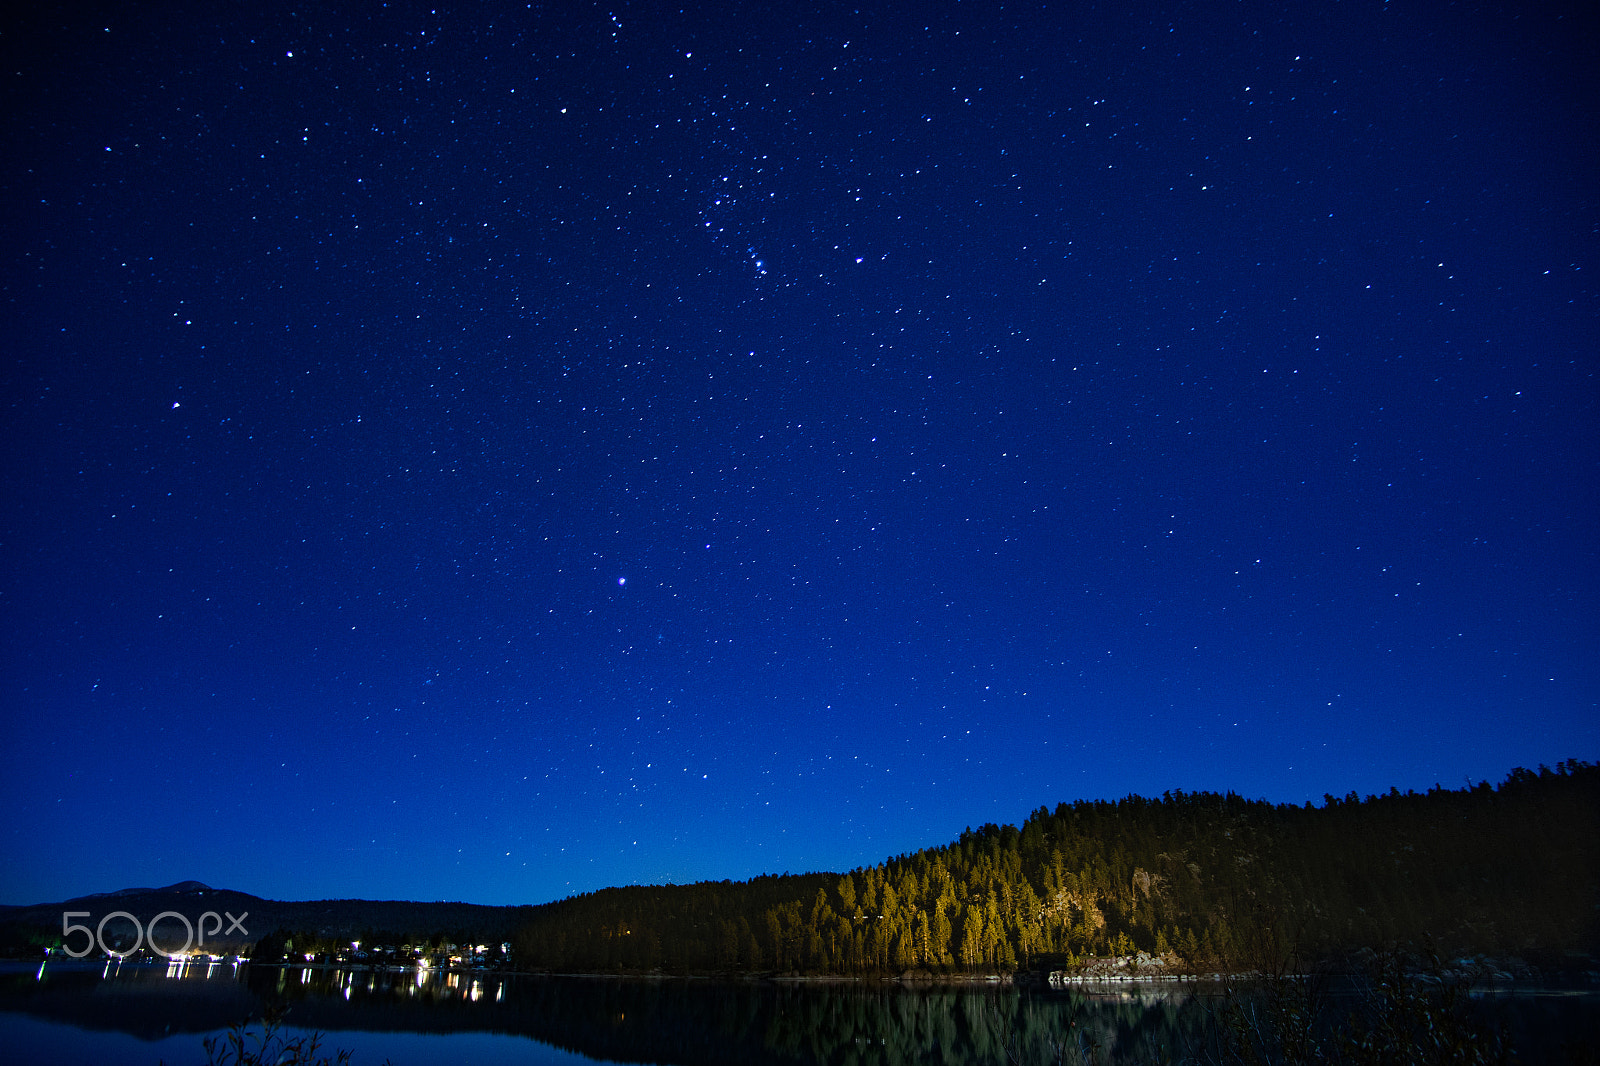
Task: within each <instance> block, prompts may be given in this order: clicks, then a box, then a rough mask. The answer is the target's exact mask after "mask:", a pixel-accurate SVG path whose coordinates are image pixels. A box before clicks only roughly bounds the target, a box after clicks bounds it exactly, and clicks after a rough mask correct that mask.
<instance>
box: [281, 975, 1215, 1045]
mask: <svg viewBox="0 0 1600 1066" xmlns="http://www.w3.org/2000/svg"><path fill="white" fill-rule="evenodd" d="M305 972H307V973H310V975H311V976H310V977H309V978H308V979H305V980H302V978H301V976H300V975H301V971H292V970H291V971H287V974H288V976H287V977H283V978H281V979H280V975H281V973H282V972H281V971H275V970H270V969H264V970H262V971H260V972H259V974H258V975H256V976H253V977H252V978H251V984H252V987H253V988H256V989H257V990H258V991H259V992H260V993H261V994H262V995H263V997H264V998H266V999H268V1000H278V1001H282V1002H286V1003H287V1004H289V1005H290V1007H291V1014H290V1018H291V1020H292V1021H293V1023H294V1024H296V1025H299V1026H303V1027H308V1028H321V1029H326V1030H337V1029H345V1028H376V1029H410V1030H415V1031H423V1032H447V1031H453V1030H467V1029H472V1030H478V1031H482V1030H485V1029H488V1030H491V1031H496V1032H505V1033H516V1034H521V1035H524V1036H528V1037H532V1038H535V1039H537V1040H540V1041H543V1042H545V1043H548V1044H552V1045H554V1046H556V1047H560V1048H563V1049H565V1050H569V1051H575V1052H578V1053H580V1054H584V1055H588V1056H591V1057H594V1058H600V1059H610V1060H613V1061H618V1062H673V1063H685V1064H695V1066H710V1064H720V1063H755V1062H763V1063H793V1064H797V1066H799V1064H811V1063H818V1064H820V1063H830V1064H832V1063H840V1064H846V1066H898V1064H902V1063H906V1064H911V1063H915V1064H928V1066H945V1064H948V1066H958V1064H967V1063H978V1064H983V1063H1006V1062H1012V1061H1021V1062H1054V1061H1056V1058H1057V1056H1056V1055H1055V1053H1054V1049H1056V1048H1059V1047H1061V1046H1063V1045H1064V1044H1068V1043H1070V1045H1071V1046H1072V1047H1079V1046H1089V1045H1093V1046H1095V1047H1098V1048H1099V1049H1101V1050H1100V1054H1101V1059H1102V1061H1128V1060H1135V1061H1137V1060H1144V1059H1147V1058H1159V1057H1164V1056H1163V1055H1162V1052H1163V1051H1166V1050H1168V1049H1170V1050H1172V1051H1173V1052H1174V1053H1176V1052H1178V1051H1179V1050H1181V1048H1182V1047H1183V1046H1185V1045H1184V1037H1185V1036H1191V1037H1192V1035H1193V1034H1194V1033H1195V1032H1196V1031H1197V1028H1198V1025H1199V1020H1200V1015H1199V1014H1198V1013H1197V1012H1196V1011H1194V1010H1188V1011H1187V1013H1186V1010H1185V1008H1184V1007H1183V1005H1182V1004H1181V1003H1179V1002H1177V1001H1175V1000H1172V999H1170V998H1159V999H1158V998H1154V997H1140V996H1138V995H1129V996H1122V997H1109V998H1098V997H1089V996H1084V995H1082V994H1079V993H1076V992H1044V991H1037V990H1025V991H1018V990H1012V989H1004V990H996V989H982V988H950V987H933V988H905V987H901V986H897V985H859V984H848V985H818V984H799V985H787V984H778V985H774V984H757V983H723V982H715V981H697V980H660V981H651V980H628V979H613V978H573V977H509V978H497V977H493V976H490V977H488V981H490V982H492V983H493V984H492V985H491V986H488V987H486V990H485V991H486V994H485V996H484V997H483V998H482V999H480V1000H479V1001H477V1002H472V1001H470V1000H468V999H465V998H463V997H462V996H460V995H459V994H457V995H454V996H452V995H451V994H450V990H449V989H446V988H444V987H443V986H442V985H439V984H437V983H435V984H433V985H424V986H423V987H422V988H420V989H419V988H416V987H412V986H408V985H407V983H406V982H407V981H409V980H410V975H406V974H398V975H378V979H376V980H368V979H367V978H366V977H364V976H361V975H358V978H359V979H358V980H356V981H354V982H352V981H350V980H349V978H348V977H347V976H341V975H340V974H338V973H337V972H336V971H305ZM384 977H388V978H389V981H388V982H387V985H386V984H385V981H384V980H383V978H384ZM369 983H370V984H372V985H374V987H373V988H370V989H369V988H367V987H366V985H367V984H369ZM280 985H281V991H280V990H279V989H280ZM347 988H348V989H349V991H350V994H349V996H348V998H346V994H345V990H346V989H347ZM1008 1051H1009V1052H1010V1054H1009V1055H1008Z"/></svg>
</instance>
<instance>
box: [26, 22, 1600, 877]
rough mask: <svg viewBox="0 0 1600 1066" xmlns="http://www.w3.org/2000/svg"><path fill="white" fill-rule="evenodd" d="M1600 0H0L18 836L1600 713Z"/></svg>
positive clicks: (688, 865)
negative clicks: (118, 2) (1599, 121)
mask: <svg viewBox="0 0 1600 1066" xmlns="http://www.w3.org/2000/svg"><path fill="white" fill-rule="evenodd" d="M1586 6H1587V5H1572V6H1570V7H1561V6H1551V5H1542V4H1517V3H1510V4H1492V3H1454V4H1452V3H1443V2H1437V0H1427V2H1421V0H1392V2H1388V3H1383V2H1376V0H1351V2H1343V3H1324V4H1299V3H1293V4H1291V3H1282V4H1266V3H1195V4H1189V3H1182V4H1179V3H1171V4H1135V5H1128V4H1121V3H1118V4H1102V5H1095V6H1091V5H1088V4H1060V5H1037V4H1031V5H1030V4H1021V5H1013V4H1006V5H1001V4H999V3H945V2H918V3H898V4H873V5H867V6H864V7H862V8H861V9H860V10H852V9H850V8H849V7H847V6H841V5H832V4H827V5H817V4H800V5H796V4H772V3H767V2H762V3H751V4H743V5H741V4H726V5H718V6H716V7H715V8H712V7H711V6H709V5H706V6H697V7H695V8H691V9H689V10H687V11H674V10H670V9H667V8H664V7H662V6H660V5H653V4H650V5H630V4H627V3H621V2H618V3H616V4H600V5H589V4H579V3H570V4H557V5H549V6H539V5H535V6H533V7H531V8H528V7H521V6H512V5H504V6H502V5H477V4H473V5H464V6H461V7H458V8H451V7H444V6H436V7H430V6H427V5H420V6H418V5H412V4H404V3H401V4H390V5H388V6H385V7H382V8H379V7H377V6H376V5H347V9H346V10H340V9H339V8H338V7H337V6H336V5H329V4H312V5H305V6H304V7H296V8H293V9H291V8H289V7H276V8H275V9H274V10H273V11H269V12H267V13H261V12H258V11H255V10H253V7H247V6H242V5H241V6H237V7H227V8H222V9H219V7H218V5H215V4H206V5H194V4H191V5H185V4H164V5H156V4H151V5H137V9H136V10H135V9H124V8H126V5H122V6H119V7H112V8H111V9H110V10H109V11H102V10H97V9H94V8H90V7H87V6H77V7H75V6H71V5H68V6H65V7H62V8H60V9H59V10H57V11H55V12H54V13H52V14H49V15H32V16H28V17H27V20H26V21H19V20H18V19H17V16H15V15H13V16H8V21H7V23H6V24H5V25H4V27H3V31H4V32H3V34H0V46H3V49H4V68H3V70H0V74H3V76H4V87H3V93H4V98H3V103H4V113H5V115H6V118H5V120H4V126H3V128H4V141H3V143H0V181H3V210H4V216H3V223H4V230H3V231H4V233H5V242H4V257H3V263H4V273H3V276H0V280H3V296H4V306H5V320H4V322H5V337H6V340H5V353H6V358H5V360H4V368H5V370H4V372H5V381H4V384H5V395H4V410H5V414H4V420H3V421H4V434H5V437H4V441H5V455H6V462H5V466H4V484H3V527H0V552H3V556H0V560H3V575H0V576H3V584H0V609H3V616H4V627H5V628H4V633H3V639H4V646H5V652H4V656H3V667H4V673H3V678H0V681H3V689H0V693H3V695H0V699H3V701H4V705H3V709H0V710H3V719H0V722H3V728H4V734H3V741H4V742H3V745H0V781H3V785H0V789H3V791H0V801H3V804H4V810H5V811H6V815H5V821H4V823H0V828H3V829H4V834H5V835H4V838H3V839H4V849H5V853H6V861H5V862H4V863H0V899H3V900H4V901H6V902H12V903H26V902H34V901H37V900H44V899H51V898H61V897H65V896H70V895H75V894H79V893H84V892H91V891H106V890H110V889H115V888H120V887H124V886H128V885H135V884H165V883H170V882H174V881H178V880H182V879H187V878H196V879H199V880H202V881H206V882H208V883H211V884H213V885H219V886H227V887H231V888H236V889H241V890H244V891H248V892H254V893H257V894H260V895H265V896H273V897H278V898H317V897H332V896H367V897H387V898H394V897H400V898H420V899H436V898H446V899H465V900H471V901H476V902H484V903H511V902H542V901H545V900H549V899H553V898H557V897H560V896H564V895H567V894H569V893H572V892H576V891H583V890H589V889H594V888H599V887H602V886H605V885H610V884H622V883H630V882H647V883H653V882H662V881H667V880H674V881H679V882H682V881H689V880H699V879H720V878H725V877H726V878H745V877H749V876H752V875H755V874H759V873H764V872H782V871H785V870H789V871H796V872H798V871H802V870H813V869H847V868H851V867H854V866H857V865H860V864H864V863H871V862H875V861H877V860H879V859H882V858H884V857H886V856H888V855H892V854H896V853H899V852H903V851H907V850H911V849H914V848H918V847H922V846H926V845H935V844H940V843H943V842H946V841H948V840H949V839H951V838H952V837H954V836H955V835H956V834H958V833H959V832H960V831H961V830H962V828H964V827H965V826H968V825H977V824H979V823H982V822H985V821H999V822H1016V821H1018V820H1020V819H1022V818H1024V817H1026V815H1027V814H1028V813H1029V812H1030V811H1031V810H1033V809H1035V808H1037V807H1039V806H1041V805H1051V806H1053V805H1054V804H1056V803H1058V802H1060V801H1064V800H1074V799H1078V798H1094V797H1105V798H1115V797H1119V796H1122V795H1126V794H1127V793H1129V792H1140V793H1145V794H1159V793H1160V792H1162V791H1164V790H1167V789H1179V788H1181V789H1185V790H1198V789H1213V790H1219V791H1225V790H1233V791H1237V792H1240V793H1243V794H1245V795H1247V796H1252V797H1265V798H1268V799H1272V800H1275V801H1292V802H1303V801H1305V800H1308V799H1309V800H1312V801H1314V802H1320V801H1321V798H1322V796H1323V794H1324V793H1329V792H1331V793H1335V794H1339V795H1343V794H1344V793H1346V792H1348V791H1351V790H1355V791H1358V792H1363V793H1366V792H1374V791H1383V790H1387V789H1388V788H1389V787H1390V786H1391V785H1397V786H1399V787H1401V788H1402V789H1404V788H1418V789H1422V788H1426V787H1429V786H1431V785H1433V784H1435V783H1440V784H1443V785H1446V786H1449V787H1456V786H1460V785H1461V784H1463V783H1464V782H1466V781H1467V780H1481V779H1484V778H1491V779H1498V778H1500V777H1501V776H1502V775H1503V774H1504V773H1505V772H1506V771H1507V770H1509V769H1510V768H1512V767H1513V766H1517V765H1527V766H1533V765H1536V764H1538V763H1540V762H1555V761H1557V760H1560V759H1564V758H1569V757H1577V758H1594V757H1595V756H1596V755H1597V752H1600V713H1597V706H1596V703H1597V692H1600V684H1597V681H1600V678H1597V657H1596V655H1595V653H1594V649H1595V647H1596V643H1597V637H1600V625H1597V615H1596V602H1597V601H1596V591H1597V589H1596V557H1595V554H1596V553H1595V549H1596V521H1595V519H1596V486H1597V485H1600V471H1597V458H1600V452H1597V448H1596V444H1597V440H1596V420H1595V415H1596V412H1595V400H1596V382H1595V363H1596V351H1597V344H1596V342H1597V330H1596V323H1597V311H1600V300H1597V293H1596V285H1595V274H1596V267H1595V255H1594V253H1595V243H1596V242H1595V235H1596V230H1597V224H1600V195H1597V192H1596V186H1595V182H1594V175H1595V173H1596V169H1595V164H1596V158H1595V146H1596V124H1595V119H1594V113H1593V110H1592V105H1593V103H1594V100H1595V99H1596V89H1597V85H1596V77H1595V74H1594V73H1593V62H1592V57H1593V54H1594V48H1595V44H1596V37H1595V32H1594V31H1595V22H1594V17H1593V15H1592V13H1589V14H1586V15H1583V16H1581V17H1580V16H1579V14H1578V13H1579V11H1580V9H1582V8H1585V7H1586Z"/></svg>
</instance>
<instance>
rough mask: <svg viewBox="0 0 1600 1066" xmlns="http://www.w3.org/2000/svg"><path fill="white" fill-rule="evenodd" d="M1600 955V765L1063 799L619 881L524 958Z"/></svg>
mask: <svg viewBox="0 0 1600 1066" xmlns="http://www.w3.org/2000/svg"><path fill="white" fill-rule="evenodd" d="M1395 946H1410V947H1417V948H1431V949H1433V950H1437V951H1439V952H1441V953H1445V954H1450V955H1458V954H1472V953H1476V954H1490V955H1504V954H1527V953H1530V952H1533V953H1537V952H1553V953H1559V952H1563V951H1573V950H1577V951H1585V952H1591V951H1594V950H1595V949H1596V948H1597V947H1600V766H1597V765H1596V764H1594V763H1586V762H1579V761H1576V760H1569V761H1567V762H1564V763H1561V764H1559V765H1558V766H1557V767H1555V768H1554V769H1550V768H1548V767H1543V766H1541V767H1540V768H1539V770H1538V771H1530V770H1524V769H1517V770H1514V771H1512V772H1511V774H1510V775H1509V776H1508V777H1507V778H1506V779H1505V781H1503V782H1501V783H1500V784H1499V785H1498V786H1492V785H1490V784H1489V783H1487V782H1484V783H1481V784H1478V785H1476V786H1471V787H1467V788H1463V789H1458V790H1450V789H1443V788H1438V787H1435V788H1433V789H1431V790H1429V791H1428V792H1427V793H1416V792H1405V793H1402V792H1399V791H1398V790H1391V791H1390V792H1389V793H1388V794H1387V795H1378V796H1368V797H1366V798H1364V799H1363V798H1361V797H1358V796H1357V795H1356V794H1355V793H1351V794H1350V795H1348V796H1345V797H1343V798H1340V797H1335V796H1326V797H1324V802H1323V804H1322V805H1321V806H1313V805H1311V804H1309V803H1308V804H1306V805H1304V806H1300V807H1297V806H1293V805H1285V804H1271V803H1267V802H1265V801H1260V800H1247V799H1244V798H1242V797H1240V796H1237V795H1234V794H1232V793H1229V794H1226V795H1219V794H1216V793H1208V792H1205V793H1194V794H1187V793H1183V792H1168V793H1166V794H1164V795H1163V796H1161V797H1160V798H1159V799H1147V798H1143V797H1139V796H1129V797H1127V798H1126V799H1122V800H1117V801H1114V802H1112V801H1080V802H1077V803H1071V804H1067V803H1063V804H1061V805H1059V806H1058V807H1056V808H1055V809H1054V810H1049V809H1046V808H1044V807H1041V808H1039V809H1038V810H1037V811H1035V812H1034V813H1033V814H1032V815H1031V816H1029V818H1028V819H1027V820H1026V821H1025V822H1024V823H1023V824H1022V825H1021V826H1020V827H1018V826H1010V825H1006V826H999V825H985V826H982V827H980V828H978V829H969V830H967V831H966V832H964V833H962V834H961V836H960V838H959V839H958V840H956V841H954V842H953V843H950V844H947V845H944V846H942V847H935V848H927V849H924V850H921V851H917V852H914V853H912V854H908V855H900V856H898V857H895V858H892V859H889V860H887V861H884V862H881V863H878V864H877V865H875V866H867V867H862V868H859V869H856V870H851V871H849V872H848V873H843V874H839V873H831V874H822V873H818V874H804V875H793V876H791V875H784V876H768V877H758V878H755V879H754V880H751V881H746V882H727V881H722V882H706V883H701V884H694V885H681V886H663V887H630V888H610V889H604V890H602V891H598V892H592V893H588V894H585V895H581V896H575V897H572V898H570V899H565V900H561V901H559V902H556V903H550V904H546V905H544V906H541V907H535V908H531V917H530V919H529V920H528V922H527V923H526V924H525V925H524V926H523V927H522V928H521V929H520V930H519V931H518V932H517V933H516V935H515V937H514V939H513V958H514V960H515V964H516V966H517V968H519V969H534V970H548V971H555V972H624V973H625V972H648V971H662V972H668V973H674V972H682V973H689V972H706V973H715V972H723V973H732V972H743V973H763V972H765V973H797V974H816V975H825V974H838V975H870V974H904V973H908V972H918V971H922V972H928V973H933V974H938V973H961V972H983V973H994V972H1008V971H1016V970H1025V969H1043V968H1051V969H1060V968H1070V967H1072V966H1073V965H1075V964H1079V963H1082V962H1084V961H1086V960H1088V959H1091V958H1096V957H1099V958H1104V957H1108V956H1129V955H1134V954H1135V953H1137V952H1145V953H1148V954H1150V955H1160V956H1163V957H1164V958H1165V959H1166V960H1168V962H1169V963H1172V964H1176V966H1177V967H1178V968H1179V969H1180V970H1181V969H1187V970H1193V971H1214V970H1222V971H1234V972H1237V971H1243V970H1263V971H1270V972H1278V971H1281V970H1282V969H1284V968H1285V967H1288V966H1293V965H1296V964H1299V963H1303V962H1307V961H1310V960H1313V959H1316V958H1319V957H1324V956H1328V955H1332V954H1338V953H1342V952H1347V951H1352V950H1357V949H1360V948H1390V947H1395Z"/></svg>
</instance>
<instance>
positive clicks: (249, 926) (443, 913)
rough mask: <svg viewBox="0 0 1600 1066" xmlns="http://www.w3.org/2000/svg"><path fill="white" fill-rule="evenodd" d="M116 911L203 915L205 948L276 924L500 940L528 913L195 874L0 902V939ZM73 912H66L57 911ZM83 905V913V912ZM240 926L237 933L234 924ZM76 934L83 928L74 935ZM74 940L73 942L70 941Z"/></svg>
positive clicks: (397, 939) (45, 934)
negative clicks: (291, 892)
mask: <svg viewBox="0 0 1600 1066" xmlns="http://www.w3.org/2000/svg"><path fill="white" fill-rule="evenodd" d="M117 911H123V912H126V913H128V914H131V915H133V916H134V917H135V918H136V919H138V921H139V922H140V923H141V925H143V926H148V924H149V923H150V921H151V920H152V919H154V918H155V917H156V916H157V915H160V914H161V913H163V912H166V911H174V912H177V913H178V914H181V915H182V916H183V917H184V918H187V919H188V920H189V922H190V923H191V924H192V925H193V926H194V927H195V928H196V929H197V931H198V927H199V925H200V921H201V918H202V916H203V915H205V914H207V913H208V912H210V913H215V914H216V915H217V916H218V918H220V919H221V921H220V929H214V928H213V926H215V925H217V924H218V923H217V922H216V921H215V920H213V919H207V921H206V929H205V932H206V936H205V941H204V946H205V947H206V948H207V949H208V950H213V951H220V952H231V951H237V950H240V949H241V948H243V947H244V946H246V945H247V944H252V943H254V942H255V941H257V940H260V939H261V938H262V937H263V936H266V935H268V934H270V933H273V932H276V931H278V930H285V931H288V932H290V933H304V934H311V935H312V936H315V937H319V938H323V939H330V940H340V941H347V940H363V941H366V942H368V943H372V944H380V943H393V944H401V943H419V942H423V941H427V940H430V939H433V938H435V937H439V938H442V939H445V940H448V941H450V942H452V943H494V944H498V943H502V942H504V941H507V940H509V939H510V938H511V934H512V932H513V931H515V930H516V929H517V927H518V926H520V925H521V924H522V923H523V922H525V921H526V920H527V914H528V908H526V907H490V906H484V905H481V904H475V903H421V902H415V901H411V900H364V899H333V900H298V901H291V900H270V899H262V898H261V897H260V896H253V895H250V894H249V893H247V892H238V891H235V890H233V889H227V888H212V887H211V886H209V885H207V884H205V883H203V882H201V881H179V882H177V883H176V884H171V885H168V886H166V887H165V888H123V889H118V890H116V891H114V892H95V893H91V894H89V895H85V896H75V897H73V898H72V899H68V900H63V901H61V902H59V903H35V904H31V905H28V906H20V907H19V906H12V907H6V908H3V909H0V932H3V933H4V934H5V935H4V936H0V939H3V941H4V942H5V943H7V944H13V945H14V944H17V943H19V942H20V943H27V942H30V941H31V942H32V943H39V942H40V941H41V939H42V940H43V942H45V943H49V942H50V941H51V939H52V938H55V937H59V936H60V935H61V932H62V929H63V923H64V922H70V924H73V925H82V926H86V927H88V928H90V929H98V928H99V923H100V922H101V920H102V919H104V918H105V916H106V915H108V914H112V913H115V912H117ZM67 912H72V913H73V917H72V918H71V919H65V918H64V915H65V914H66V913H67ZM83 912H87V915H86V916H85V914H84V913H83ZM241 928H242V929H243V930H244V931H243V932H240V929H241ZM119 930H122V931H126V932H127V933H128V934H129V935H130V937H131V934H132V931H133V927H132V925H131V923H129V922H128V921H127V920H126V919H123V918H114V919H111V920H110V921H109V922H107V924H106V931H107V935H108V936H110V935H112V934H114V933H115V932H117V931H119ZM75 935H76V936H77V937H81V936H82V935H83V934H81V933H79V934H75ZM182 936H183V933H182V923H180V922H178V921H176V920H174V919H171V918H167V919H164V920H163V922H162V924H161V941H162V943H163V944H166V943H167V941H168V940H169V939H171V938H177V939H178V940H179V941H181V939H182ZM73 946H74V947H78V946H79V945H78V944H77V943H76V941H74V942H73Z"/></svg>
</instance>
